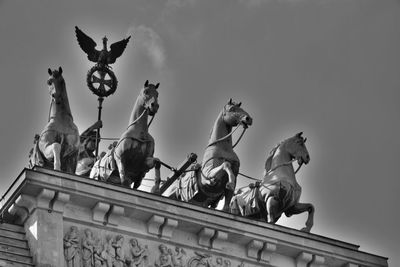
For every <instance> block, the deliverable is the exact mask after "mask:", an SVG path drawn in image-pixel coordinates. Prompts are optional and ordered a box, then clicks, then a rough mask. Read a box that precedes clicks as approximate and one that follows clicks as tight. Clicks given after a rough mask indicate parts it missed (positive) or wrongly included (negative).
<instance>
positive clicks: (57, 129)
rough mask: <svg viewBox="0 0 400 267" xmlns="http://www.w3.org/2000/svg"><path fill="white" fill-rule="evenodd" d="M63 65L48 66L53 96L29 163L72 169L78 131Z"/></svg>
mask: <svg viewBox="0 0 400 267" xmlns="http://www.w3.org/2000/svg"><path fill="white" fill-rule="evenodd" d="M62 72H63V70H62V68H61V67H60V68H59V69H58V70H53V71H52V70H51V69H48V73H49V75H50V78H49V79H48V80H47V84H48V86H49V91H50V95H51V98H52V102H51V106H50V113H49V121H48V123H47V125H46V127H45V128H44V130H43V131H42V133H41V134H40V137H39V140H38V141H37V142H36V144H35V147H34V150H33V153H32V155H31V159H30V162H31V163H30V165H38V166H41V167H46V168H52V169H54V170H61V171H65V172H69V173H75V169H76V164H77V156H78V150H79V133H78V128H77V127H76V125H75V124H74V120H73V118H72V114H71V110H70V107H69V102H68V96H67V89H66V86H65V81H64V78H63V76H62Z"/></svg>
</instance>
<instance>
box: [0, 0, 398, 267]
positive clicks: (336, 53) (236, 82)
mask: <svg viewBox="0 0 400 267" xmlns="http://www.w3.org/2000/svg"><path fill="white" fill-rule="evenodd" d="M75 25H77V26H79V27H80V28H81V29H82V30H83V31H84V32H86V33H88V34H89V35H90V36H92V37H93V38H94V39H95V41H96V42H97V43H98V44H100V40H101V37H103V36H104V35H107V37H108V39H109V43H112V42H115V41H118V40H120V39H122V38H124V37H125V36H126V35H129V34H132V35H133V37H132V39H131V42H130V43H129V45H128V47H127V49H126V51H125V53H124V54H123V55H122V57H121V58H119V59H118V60H117V62H116V63H115V64H114V66H113V70H114V71H115V73H116V75H117V77H118V79H119V87H118V89H117V92H116V93H115V95H112V96H110V97H109V98H108V99H106V100H105V102H104V108H103V122H104V127H103V129H102V135H103V136H104V137H118V136H119V135H120V134H121V133H122V131H123V130H124V129H125V127H126V126H127V123H128V119H129V115H130V112H131V109H132V106H133V103H134V101H135V99H136V97H137V94H138V92H139V89H140V88H141V87H142V86H143V83H144V82H145V80H146V79H149V80H150V81H151V82H160V83H161V85H160V89H159V91H160V96H159V102H160V109H159V113H158V114H157V116H156V118H155V120H154V122H153V124H152V126H151V128H150V132H151V133H152V135H153V136H154V138H155V140H156V152H155V154H156V156H158V157H159V158H161V159H162V160H164V161H166V162H168V163H170V164H171V165H177V164H179V163H180V162H181V161H182V160H183V159H184V158H185V157H186V155H187V154H188V153H189V152H195V153H197V154H198V155H199V156H200V157H201V156H202V153H203V149H204V147H205V145H206V143H207V138H208V135H209V132H210V130H211V127H212V124H213V121H214V119H215V117H216V116H217V115H218V113H219V112H220V110H221V109H222V107H223V105H224V104H225V103H226V102H227V101H228V100H229V98H231V97H232V98H233V99H234V100H236V101H242V102H243V104H242V107H243V108H244V109H245V110H247V111H248V112H249V113H250V114H251V115H252V116H253V119H254V123H253V126H252V127H251V128H249V130H248V131H247V133H246V135H245V136H244V138H243V139H242V141H241V142H240V144H239V145H238V147H237V149H236V150H237V153H238V155H239V157H240V159H241V172H243V173H246V174H248V175H251V176H255V177H260V176H261V174H262V171H263V165H264V161H265V159H266V153H268V152H269V151H270V149H272V147H273V146H274V145H276V144H277V143H278V142H280V141H281V140H283V139H285V138H287V137H289V136H292V135H293V134H295V133H296V132H298V131H304V135H305V136H306V137H308V141H307V145H308V149H309V151H310V155H311V162H310V164H309V165H308V166H306V167H303V168H302V169H301V171H300V172H299V174H298V181H299V183H300V184H301V186H302V187H303V193H302V201H303V202H312V203H313V204H314V205H315V207H316V217H315V226H314V228H313V231H312V232H313V233H315V234H319V235H323V236H328V237H332V238H337V239H341V240H343V241H347V242H350V243H355V244H359V245H361V250H363V251H367V252H372V253H376V254H379V255H383V256H388V257H390V261H389V262H390V264H391V265H392V266H396V265H398V264H400V256H399V255H398V251H399V245H398V240H399V239H400V232H399V231H398V229H397V226H398V224H399V219H398V215H397V211H398V205H397V203H398V201H399V197H398V190H399V189H400V186H399V184H400V183H399V167H398V166H399V164H398V151H399V150H400V139H399V136H400V125H399V117H400V105H399V100H400V75H399V74H400V73H399V70H400V2H399V1H395V0H393V1H390V0H387V1H377V0H352V1H340V0H339V1H333V0H332V1H330V0H286V1H285V0H275V1H272V0H270V1H267V0H250V1H244V0H243V1H227V0H225V1H195V0H186V1H185V0H173V1H145V0H143V1H4V0H3V1H0V36H1V41H0V68H1V69H0V70H1V71H0V80H1V88H2V91H1V92H2V97H1V98H0V122H1V133H2V139H1V141H0V142H1V147H2V148H3V153H2V155H1V156H0V168H1V171H2V176H1V181H0V186H1V189H2V190H1V191H2V192H4V191H5V190H6V188H7V187H8V186H9V185H10V183H11V182H12V181H13V180H14V179H15V178H16V177H17V175H18V174H19V172H20V171H21V170H22V169H23V167H25V166H26V162H27V154H28V151H29V149H30V148H31V146H32V141H33V136H34V134H35V133H38V132H40V131H41V130H42V128H43V127H44V125H45V124H46V122H47V116H48V110H49V104H50V96H49V95H48V90H47V86H46V83H45V82H46V80H47V68H49V67H51V68H52V69H54V68H58V67H59V66H62V67H63V69H64V77H65V80H66V84H67V90H68V95H69V102H70V105H71V109H72V113H73V116H74V120H75V123H76V124H77V126H78V128H79V130H80V132H82V131H84V130H85V129H86V128H87V127H88V126H89V125H90V124H92V123H93V122H94V121H95V120H96V118H97V99H96V97H95V96H94V95H93V94H91V93H90V91H89V90H88V88H87V87H86V84H85V76H86V73H87V71H88V70H89V69H90V67H91V66H92V63H91V62H89V61H88V60H87V58H86V56H85V55H84V54H83V52H82V51H81V50H80V48H79V47H78V45H77V42H76V40H75V35H74V26H75ZM107 145H108V143H107V142H104V143H103V144H102V149H101V150H105V147H106V146H107ZM167 173H168V171H167V170H165V169H163V170H162V174H163V176H164V177H165V176H166V175H167ZM151 175H152V173H150V176H151ZM239 179H241V180H242V181H241V182H240V183H241V184H246V183H248V181H247V180H245V179H242V178H239ZM305 218H306V217H305V215H304V216H303V215H301V216H297V217H292V218H289V219H285V218H283V219H281V221H280V222H279V223H280V224H282V225H285V226H289V227H294V228H297V229H299V228H301V227H303V224H304V222H305Z"/></svg>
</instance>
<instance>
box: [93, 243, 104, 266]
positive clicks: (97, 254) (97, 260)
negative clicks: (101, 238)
mask: <svg viewBox="0 0 400 267" xmlns="http://www.w3.org/2000/svg"><path fill="white" fill-rule="evenodd" d="M101 252H102V246H101V244H100V242H97V243H96V245H95V247H94V251H93V255H94V256H93V260H94V267H103V266H104V265H105V264H106V260H105V259H103V258H102V257H101Z"/></svg>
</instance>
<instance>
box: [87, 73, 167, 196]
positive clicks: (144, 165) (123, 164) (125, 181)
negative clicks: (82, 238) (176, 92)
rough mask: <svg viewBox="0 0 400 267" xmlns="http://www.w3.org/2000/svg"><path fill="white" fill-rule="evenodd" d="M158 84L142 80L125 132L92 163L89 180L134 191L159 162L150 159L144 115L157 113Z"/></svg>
mask: <svg viewBox="0 0 400 267" xmlns="http://www.w3.org/2000/svg"><path fill="white" fill-rule="evenodd" d="M159 85H160V84H159V83H158V84H156V85H154V84H151V83H149V81H146V83H145V84H144V88H143V89H142V90H141V91H140V94H139V96H138V97H137V99H136V102H135V104H134V106H133V110H132V113H131V116H130V119H129V124H128V127H127V129H126V131H125V132H124V133H123V134H122V135H121V137H120V139H119V141H118V142H117V144H116V145H115V147H113V148H112V149H110V150H109V151H108V152H107V153H106V155H105V156H104V157H102V158H101V159H100V160H98V161H97V162H96V163H95V164H94V166H93V168H92V170H91V173H90V178H95V179H98V180H101V181H105V182H110V183H114V184H122V185H124V186H126V187H131V186H132V184H133V188H135V189H136V188H138V187H139V186H140V184H141V182H142V179H143V177H144V176H145V174H146V173H147V172H148V171H149V170H150V169H151V168H153V167H154V166H155V165H156V163H157V162H159V160H158V159H157V158H154V157H153V154H154V139H153V137H152V136H151V135H150V134H149V132H148V122H147V120H148V116H149V115H150V116H154V115H155V114H156V113H157V111H158V107H159V105H158V90H157V89H158V87H159ZM156 174H159V172H156ZM158 179H160V178H159V177H158Z"/></svg>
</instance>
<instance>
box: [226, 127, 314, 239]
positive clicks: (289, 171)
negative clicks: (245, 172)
mask: <svg viewBox="0 0 400 267" xmlns="http://www.w3.org/2000/svg"><path fill="white" fill-rule="evenodd" d="M306 140H307V138H305V139H304V138H303V137H302V133H301V132H300V133H298V134H296V135H295V136H293V137H291V138H288V139H286V140H284V141H283V142H281V143H280V144H278V145H277V146H276V147H275V148H274V149H272V151H271V152H270V155H269V156H268V158H267V160H266V162H265V171H264V178H263V180H262V182H261V181H257V182H256V183H255V184H253V183H252V184H250V185H249V186H247V187H245V188H242V189H239V190H238V192H237V193H236V194H235V196H234V197H233V198H232V201H231V203H230V211H231V213H233V214H236V215H242V216H246V217H250V218H257V219H264V220H266V221H267V222H268V223H273V224H275V223H276V222H277V221H278V219H279V218H280V217H281V215H282V213H285V215H286V216H287V217H290V216H292V215H294V214H300V213H303V212H306V211H307V212H308V218H307V221H306V226H305V227H304V228H302V229H301V230H302V231H305V232H310V230H311V227H312V226H313V222H314V206H313V205H312V204H309V203H299V199H300V195H301V187H300V185H299V184H298V183H297V181H296V176H295V174H296V172H297V171H296V172H295V170H294V168H293V164H292V163H293V162H294V161H297V163H298V165H299V167H298V169H297V170H299V168H300V167H301V166H302V164H303V163H305V164H307V163H308V162H309V161H310V155H309V154H308V151H307V148H306V146H305V142H306Z"/></svg>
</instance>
